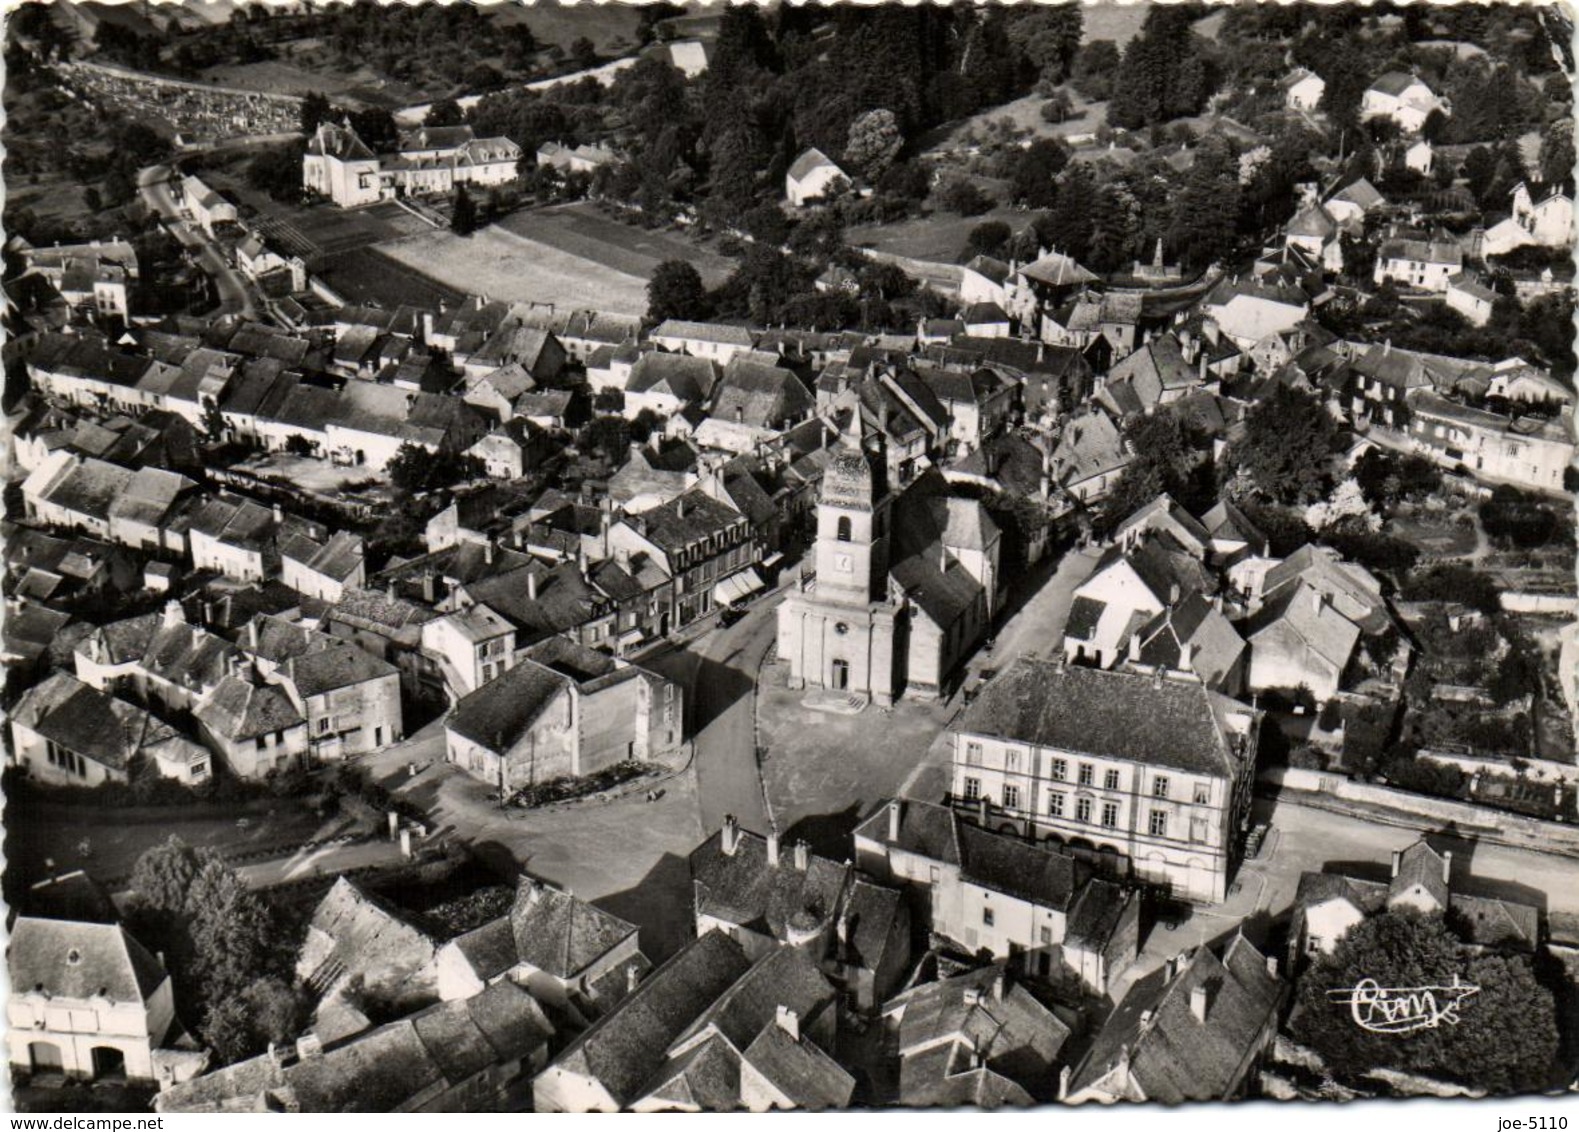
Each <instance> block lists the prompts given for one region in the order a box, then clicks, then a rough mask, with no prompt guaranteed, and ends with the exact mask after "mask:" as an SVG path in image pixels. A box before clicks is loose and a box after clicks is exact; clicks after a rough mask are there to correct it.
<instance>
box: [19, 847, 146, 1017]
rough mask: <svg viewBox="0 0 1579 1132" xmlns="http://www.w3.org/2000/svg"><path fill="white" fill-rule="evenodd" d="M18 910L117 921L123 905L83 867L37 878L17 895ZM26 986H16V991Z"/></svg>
mask: <svg viewBox="0 0 1579 1132" xmlns="http://www.w3.org/2000/svg"><path fill="white" fill-rule="evenodd" d="M16 899H17V901H18V903H17V906H16V907H17V910H18V911H20V912H21V913H23V914H25V915H28V916H32V917H35V918H36V919H40V920H66V921H76V922H87V923H93V924H118V923H120V921H121V913H120V909H118V908H117V907H115V901H114V900H113V899H112V898H111V896H110V890H109V889H108V888H106V887H105V886H104V885H102V884H100V883H99V881H98V880H97V879H96V878H94V877H93V876H92V875H91V874H89V873H88V872H86V871H84V870H82V869H73V870H72V871H71V872H66V873H57V874H52V875H50V876H47V877H45V878H44V879H43V880H40V881H35V882H34V883H33V884H31V885H29V886H28V887H27V888H26V890H25V891H23V892H22V893H21V894H20V895H19V896H18V897H17V898H16ZM27 990H28V988H27V987H22V986H14V992H15V993H23V992H25V991H27Z"/></svg>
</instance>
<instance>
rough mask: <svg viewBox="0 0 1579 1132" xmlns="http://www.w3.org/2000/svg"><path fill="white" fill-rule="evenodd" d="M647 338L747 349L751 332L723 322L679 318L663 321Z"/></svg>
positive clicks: (750, 340)
mask: <svg viewBox="0 0 1579 1132" xmlns="http://www.w3.org/2000/svg"><path fill="white" fill-rule="evenodd" d="M648 337H650V338H654V339H657V338H690V339H694V340H696V341H698V342H718V343H721V344H723V345H727V346H744V347H746V348H747V349H750V348H751V344H752V342H753V338H752V334H751V331H750V330H747V329H746V328H745V327H744V326H731V325H730V324H728V323H725V322H687V321H686V320H685V319H680V318H670V319H665V320H664V321H663V322H660V323H659V324H658V325H657V327H655V328H654V329H653V332H652V333H651V334H650V335H649V336H648Z"/></svg>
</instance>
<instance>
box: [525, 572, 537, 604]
mask: <svg viewBox="0 0 1579 1132" xmlns="http://www.w3.org/2000/svg"><path fill="white" fill-rule="evenodd" d="M526 596H527V599H528V600H530V601H536V600H537V573H536V571H528V572H527V575H526Z"/></svg>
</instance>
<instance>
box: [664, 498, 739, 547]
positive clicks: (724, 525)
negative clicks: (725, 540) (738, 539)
mask: <svg viewBox="0 0 1579 1132" xmlns="http://www.w3.org/2000/svg"><path fill="white" fill-rule="evenodd" d="M682 508H683V510H684V514H681V511H682ZM639 519H640V520H641V522H642V523H644V524H645V526H646V538H647V540H648V541H649V542H651V543H652V544H653V545H655V546H656V547H658V549H659V550H662V551H664V552H666V553H671V554H672V553H674V552H675V551H680V550H684V549H685V548H686V547H688V546H690V545H692V544H693V543H695V542H697V541H699V540H701V539H704V538H707V537H708V536H710V535H716V534H721V533H723V532H724V531H726V530H728V529H729V528H730V527H731V526H733V525H734V524H736V523H739V522H741V521H742V520H743V519H744V516H743V515H741V514H740V512H738V511H736V510H735V509H734V508H733V507H730V506H729V505H728V504H725V503H720V502H719V501H718V500H716V499H714V498H713V497H712V496H710V495H708V494H707V493H706V492H703V491H699V490H696V489H694V488H693V489H692V490H690V491H687V492H685V493H683V494H682V495H679V496H676V497H675V498H674V499H671V500H669V501H668V502H667V503H664V504H661V505H659V506H657V507H653V508H651V509H650V510H647V511H643V512H642V513H641V515H640V516H639Z"/></svg>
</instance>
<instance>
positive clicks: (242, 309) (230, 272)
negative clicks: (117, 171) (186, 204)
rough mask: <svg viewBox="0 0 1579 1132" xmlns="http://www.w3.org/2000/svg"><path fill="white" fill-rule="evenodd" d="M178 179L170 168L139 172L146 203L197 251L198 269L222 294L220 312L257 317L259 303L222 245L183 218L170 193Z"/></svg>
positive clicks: (140, 190)
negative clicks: (171, 187)
mask: <svg viewBox="0 0 1579 1132" xmlns="http://www.w3.org/2000/svg"><path fill="white" fill-rule="evenodd" d="M176 176H178V174H177V173H176V172H175V170H174V169H172V168H171V167H170V166H168V165H150V166H148V167H147V168H146V169H143V170H140V171H139V172H138V174H137V188H138V191H139V192H141V193H142V197H143V203H144V204H146V205H147V206H148V208H149V209H150V210H152V211H153V212H156V213H158V214H159V215H160V216H162V217H164V219H165V221H166V227H167V228H169V230H170V232H171V234H172V235H174V236H175V238H176V239H177V240H179V241H180V242H181V244H182V245H183V246H184V247H186V248H187V249H188V250H189V251H193V252H195V254H196V256H197V263H198V266H199V267H201V268H202V269H203V273H204V274H205V275H207V276H208V277H209V278H210V279H212V280H213V281H214V286H215V288H216V289H217V290H218V292H219V313H220V314H222V315H225V314H236V315H240V316H241V317H242V318H246V319H255V318H257V317H258V309H257V304H256V303H255V302H254V301H253V296H252V290H251V288H249V287H248V286H247V283H246V280H245V279H243V278H242V277H241V273H240V272H238V271H236V270H235V269H234V268H233V267H231V266H230V264H229V263H227V262H226V260H225V255H224V253H223V252H222V251H221V250H220V248H219V245H218V244H216V243H214V241H213V240H211V239H209V237H208V235H207V234H206V233H204V231H203V230H202V229H201V228H199V227H198V226H197V225H195V224H190V223H188V222H187V221H185V220H182V219H181V209H180V208H179V207H178V206H177V205H176V203H175V197H174V196H173V195H171V192H170V183H171V181H172V180H173V179H174V178H175V177H176Z"/></svg>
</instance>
